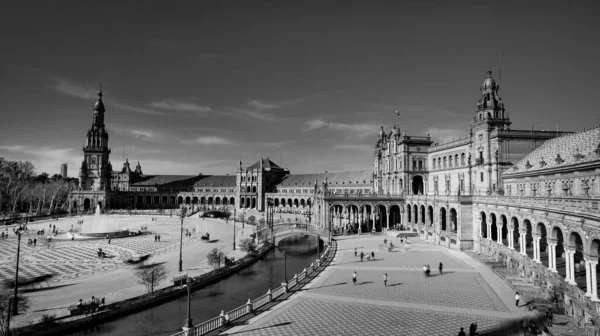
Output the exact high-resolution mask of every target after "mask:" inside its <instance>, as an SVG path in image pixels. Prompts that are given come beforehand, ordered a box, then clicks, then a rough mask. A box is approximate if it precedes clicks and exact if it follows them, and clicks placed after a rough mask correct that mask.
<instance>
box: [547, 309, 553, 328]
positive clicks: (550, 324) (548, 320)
mask: <svg viewBox="0 0 600 336" xmlns="http://www.w3.org/2000/svg"><path fill="white" fill-rule="evenodd" d="M553 318H554V314H553V313H552V308H548V310H546V323H547V324H548V327H549V328H552V319H553Z"/></svg>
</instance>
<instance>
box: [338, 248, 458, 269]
mask: <svg viewBox="0 0 600 336" xmlns="http://www.w3.org/2000/svg"><path fill="white" fill-rule="evenodd" d="M360 251H361V249H358V255H359V256H358V257H355V256H354V251H347V250H345V251H342V252H339V253H338V255H337V257H336V260H335V262H336V265H338V266H349V267H350V266H351V267H369V268H372V267H397V268H419V269H420V268H421V267H423V265H424V264H425V265H429V266H430V267H431V269H432V270H434V271H437V268H438V265H439V264H440V262H441V263H442V264H444V269H470V267H469V266H468V265H467V264H465V263H464V262H462V261H460V260H457V259H455V258H453V257H451V256H449V255H448V254H447V253H445V252H443V251H420V250H412V251H411V252H399V251H397V252H396V251H394V252H383V251H377V250H371V249H363V250H362V251H363V252H365V254H366V253H371V251H373V252H374V253H375V259H374V260H371V261H367V259H366V255H365V259H364V261H362V262H361V261H360Z"/></svg>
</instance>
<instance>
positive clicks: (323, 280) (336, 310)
mask: <svg viewBox="0 0 600 336" xmlns="http://www.w3.org/2000/svg"><path fill="white" fill-rule="evenodd" d="M384 238H387V239H389V238H390V237H385V236H370V235H368V236H367V235H363V236H348V237H338V243H339V245H338V248H339V249H338V254H337V255H336V257H335V259H334V262H333V264H332V266H331V267H329V268H328V269H327V270H326V271H325V272H324V273H323V274H322V275H321V276H320V277H319V278H317V279H316V280H315V281H314V282H313V283H311V284H309V285H308V286H307V287H305V289H304V290H302V291H301V292H300V293H298V294H295V295H294V296H293V297H292V298H291V299H290V300H287V301H285V302H282V303H281V304H280V305H278V306H276V307H275V308H274V309H273V310H271V311H269V312H267V313H265V314H262V315H260V316H257V317H255V318H253V319H251V320H250V323H249V325H243V326H238V327H234V328H232V329H230V330H228V331H226V332H224V333H222V335H240V336H241V335H244V336H246V335H275V334H277V335H416V336H422V335H456V334H458V332H459V331H460V328H461V327H463V328H465V331H466V332H467V334H468V329H469V326H470V324H471V323H473V322H477V324H478V332H481V333H482V334H483V333H486V332H487V333H488V334H489V333H492V334H495V332H494V331H497V330H498V329H500V328H505V327H506V326H507V324H508V323H509V322H514V321H515V320H517V321H520V320H521V319H522V318H532V317H535V315H534V314H533V313H531V312H528V311H526V310H525V309H524V307H515V301H514V294H515V293H514V292H513V290H512V289H511V288H510V287H509V286H508V284H506V282H505V281H504V280H502V279H500V278H499V277H498V276H497V275H496V274H494V273H493V272H492V271H490V270H489V269H488V268H487V267H485V266H484V265H482V264H480V263H479V262H477V261H475V260H473V259H472V258H471V257H469V256H467V255H466V254H464V253H462V252H458V251H454V250H448V249H446V248H443V247H439V246H435V245H428V244H425V243H424V242H423V241H421V240H419V239H417V238H413V239H411V241H410V244H409V245H405V246H400V241H399V239H393V242H394V244H395V245H396V246H397V247H396V248H395V249H394V251H392V252H387V251H382V250H380V248H382V243H383V239H384ZM407 247H408V248H409V250H408V252H407V250H406V248H407ZM355 248H357V249H358V251H359V253H360V251H364V252H365V253H370V252H371V251H373V252H374V253H375V260H372V261H366V260H365V261H364V262H361V261H360V259H359V258H357V257H355V256H354V249H355ZM440 262H442V263H443V264H444V272H443V274H439V272H438V265H439V263H440ZM423 264H429V265H430V266H431V269H432V276H431V277H428V278H426V277H425V276H424V274H423V272H422V270H421V267H422V266H423ZM354 271H356V272H357V273H358V281H357V284H356V285H353V283H352V272H354ZM384 273H387V275H388V285H387V287H386V286H384V284H383V274H384Z"/></svg>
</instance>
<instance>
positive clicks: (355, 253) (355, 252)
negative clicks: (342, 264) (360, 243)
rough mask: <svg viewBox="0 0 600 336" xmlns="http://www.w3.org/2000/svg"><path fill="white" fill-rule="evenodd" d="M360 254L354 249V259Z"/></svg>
mask: <svg viewBox="0 0 600 336" xmlns="http://www.w3.org/2000/svg"><path fill="white" fill-rule="evenodd" d="M357 254H358V251H357V250H356V247H355V248H354V257H356V255H357Z"/></svg>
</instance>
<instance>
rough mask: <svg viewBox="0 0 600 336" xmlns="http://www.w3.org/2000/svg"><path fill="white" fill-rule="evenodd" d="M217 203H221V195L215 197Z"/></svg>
mask: <svg viewBox="0 0 600 336" xmlns="http://www.w3.org/2000/svg"><path fill="white" fill-rule="evenodd" d="M215 205H221V197H219V196H217V197H215Z"/></svg>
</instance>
